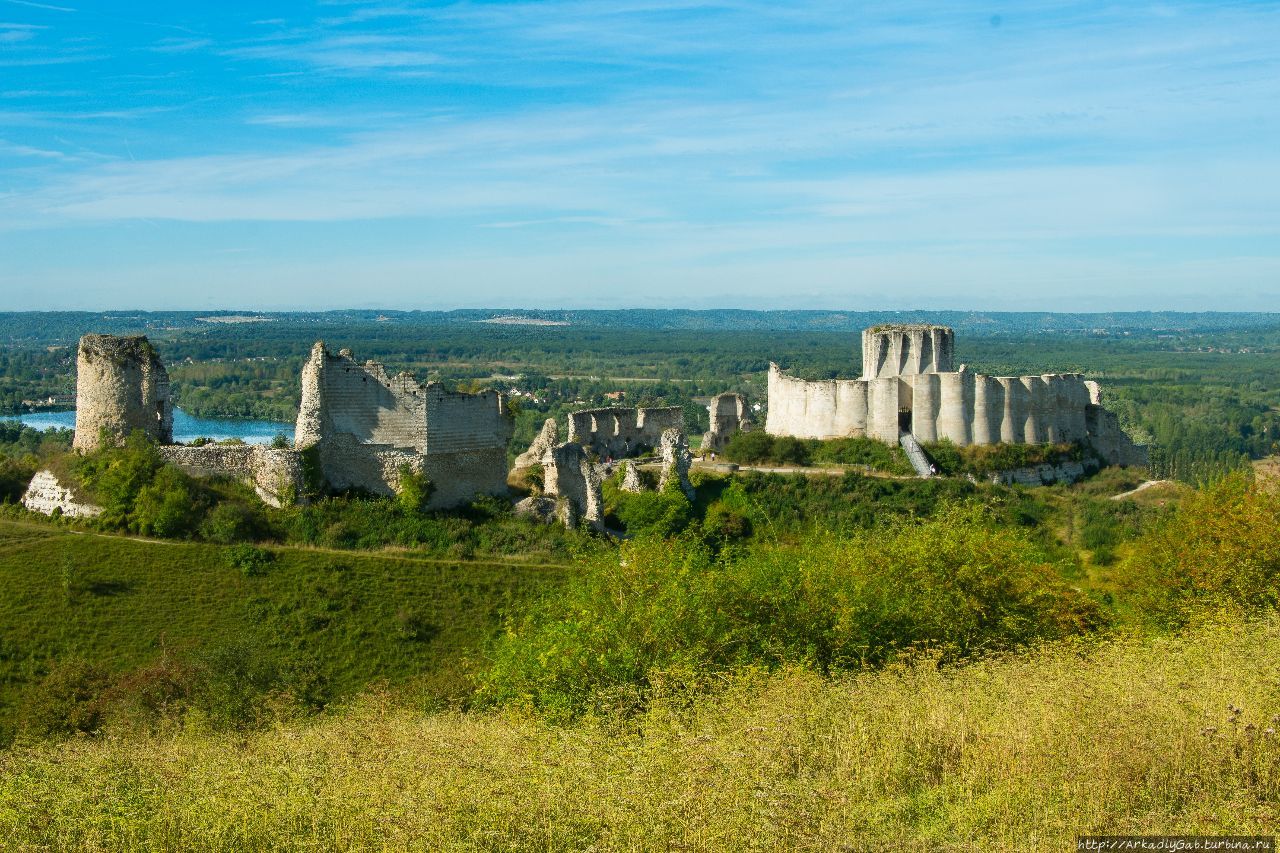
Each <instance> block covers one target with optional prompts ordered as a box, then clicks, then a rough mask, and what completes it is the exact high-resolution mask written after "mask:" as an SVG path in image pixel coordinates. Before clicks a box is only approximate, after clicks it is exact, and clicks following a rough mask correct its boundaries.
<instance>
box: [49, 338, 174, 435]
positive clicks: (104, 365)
mask: <svg viewBox="0 0 1280 853" xmlns="http://www.w3.org/2000/svg"><path fill="white" fill-rule="evenodd" d="M134 430H142V432H143V433H144V434H146V436H147V437H148V438H150V439H152V440H153V441H156V442H158V443H160V444H169V443H170V442H172V441H173V409H172V408H171V406H170V404H169V373H168V371H166V370H165V369H164V365H163V364H161V363H160V356H159V355H157V354H156V351H155V348H154V347H153V346H152V345H151V342H150V341H148V340H147V339H146V337H144V336H142V335H137V336H133V337H117V336H115V335H85V336H84V337H82V338H81V339H80V350H79V353H78V355H77V357H76V434H75V438H74V440H73V442H72V446H73V447H74V448H75V449H76V450H79V451H81V452H87V451H91V450H97V449H98V447H99V446H100V444H101V439H102V436H103V434H104V433H105V435H106V436H108V441H110V442H111V443H113V444H120V443H122V442H123V441H124V439H125V438H127V437H128V436H129V434H130V433H131V432H133V431H134Z"/></svg>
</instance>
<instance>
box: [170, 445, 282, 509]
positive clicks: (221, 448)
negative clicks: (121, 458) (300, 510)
mask: <svg viewBox="0 0 1280 853" xmlns="http://www.w3.org/2000/svg"><path fill="white" fill-rule="evenodd" d="M159 451H160V458H161V459H163V460H164V461H165V462H167V463H169V464H171V465H175V466H177V467H178V468H181V469H182V470H183V471H185V472H187V473H188V474H190V475H192V476H193V477H228V478H231V479H234V480H240V481H242V482H245V483H248V484H249V485H251V486H253V490H254V491H255V492H257V494H258V497H259V498H261V499H262V502H263V503H266V504H269V505H270V506H274V507H281V506H285V505H286V504H290V503H294V502H295V501H297V500H299V498H300V497H301V496H302V495H303V494H304V493H305V490H306V481H305V477H304V474H303V468H302V457H301V455H300V454H299V453H298V452H297V451H296V450H289V449H286V448H274V447H267V446H266V445H262V444H205V445H202V446H200V447H187V446H185V445H181V444H173V445H167V446H163V447H161V448H160V449H159Z"/></svg>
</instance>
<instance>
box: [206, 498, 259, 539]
mask: <svg viewBox="0 0 1280 853" xmlns="http://www.w3.org/2000/svg"><path fill="white" fill-rule="evenodd" d="M266 528H267V522H266V518H265V517H264V516H263V514H262V511H261V510H259V509H257V508H256V507H250V506H249V505H247V504H243V503H240V502H239V501H223V502H221V503H219V504H218V505H216V506H215V507H214V508H213V509H212V510H210V512H209V514H208V515H207V516H206V517H205V520H204V521H203V522H202V523H201V525H200V536H201V538H202V539H205V540H207V541H209V542H217V543H218V544H220V545H232V544H234V543H236V542H253V541H255V540H257V539H260V538H262V537H263V536H264V535H265V533H266Z"/></svg>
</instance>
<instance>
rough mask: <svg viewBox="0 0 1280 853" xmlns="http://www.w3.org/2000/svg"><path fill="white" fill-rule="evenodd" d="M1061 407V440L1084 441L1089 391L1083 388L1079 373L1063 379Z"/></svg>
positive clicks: (1082, 380)
mask: <svg viewBox="0 0 1280 853" xmlns="http://www.w3.org/2000/svg"><path fill="white" fill-rule="evenodd" d="M1058 404H1059V406H1060V407H1061V422H1062V440H1063V441H1084V439H1085V437H1086V436H1087V435H1088V429H1087V428H1086V426H1085V410H1086V409H1088V407H1089V391H1088V389H1086V388H1085V386H1084V377H1083V376H1081V375H1080V374H1079V373H1071V374H1068V375H1066V376H1064V377H1063V383H1062V396H1061V397H1060V398H1059V403H1058Z"/></svg>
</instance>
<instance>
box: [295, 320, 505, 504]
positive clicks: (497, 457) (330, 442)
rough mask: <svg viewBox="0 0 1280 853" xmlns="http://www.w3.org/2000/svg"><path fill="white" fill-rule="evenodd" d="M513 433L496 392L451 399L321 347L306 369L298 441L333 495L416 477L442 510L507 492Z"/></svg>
mask: <svg viewBox="0 0 1280 853" xmlns="http://www.w3.org/2000/svg"><path fill="white" fill-rule="evenodd" d="M512 428H513V424H512V419H511V415H510V413H509V412H508V411H507V408H506V401H505V400H504V399H503V397H502V395H501V394H499V393H498V392H496V391H485V392H482V393H479V394H457V393H452V392H449V391H446V390H445V389H444V388H443V387H442V386H441V385H439V384H438V383H435V382H429V383H427V384H425V385H423V384H420V383H418V381H417V380H416V379H414V377H413V376H412V374H409V373H398V374H396V375H395V376H391V375H389V374H388V373H387V371H386V369H385V368H384V367H383V366H382V365H381V364H379V363H378V362H376V361H366V362H363V363H360V362H357V361H356V360H355V359H354V358H352V356H351V352H350V351H349V350H342V351H341V352H339V353H338V354H337V355H333V354H331V353H330V352H329V351H328V350H327V349H325V346H324V344H323V343H322V342H318V343H316V345H315V346H314V347H312V349H311V357H310V358H309V359H308V360H307V363H306V365H305V366H304V367H303V370H302V403H301V406H300V407H299V410H298V423H297V429H296V433H295V440H294V444H295V446H296V447H297V448H298V449H299V450H303V451H307V450H310V452H312V453H314V454H315V455H316V458H317V460H318V462H319V466H320V473H321V475H322V476H323V477H324V479H325V480H326V481H327V482H328V483H329V485H330V486H332V487H333V488H335V489H348V488H360V489H365V490H367V491H370V492H373V493H375V494H383V495H388V494H393V493H395V492H396V491H397V489H398V488H399V483H400V478H401V472H403V471H405V470H408V471H411V472H414V473H421V474H425V475H426V476H427V478H428V479H430V481H431V483H432V484H433V486H434V488H433V490H432V494H431V501H430V504H429V506H430V507H431V508H443V507H450V506H456V505H458V504H460V503H464V502H466V501H469V500H471V499H473V498H474V497H475V496H476V495H477V494H490V495H505V494H506V492H507V442H508V441H510V439H511V433H512Z"/></svg>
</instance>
